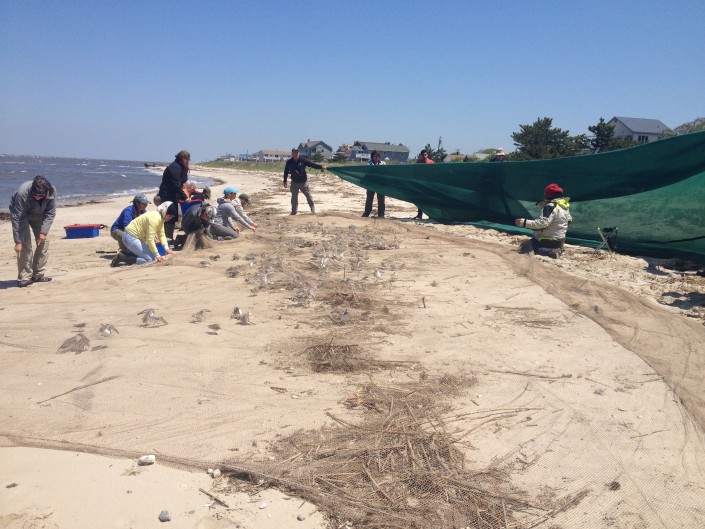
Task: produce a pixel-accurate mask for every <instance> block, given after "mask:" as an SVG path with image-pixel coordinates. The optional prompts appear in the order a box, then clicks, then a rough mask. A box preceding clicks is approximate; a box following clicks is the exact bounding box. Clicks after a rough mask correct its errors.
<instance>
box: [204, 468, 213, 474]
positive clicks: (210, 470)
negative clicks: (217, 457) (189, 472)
mask: <svg viewBox="0 0 705 529" xmlns="http://www.w3.org/2000/svg"><path fill="white" fill-rule="evenodd" d="M206 473H207V474H208V475H209V476H212V475H213V469H212V468H209V469H208V470H206Z"/></svg>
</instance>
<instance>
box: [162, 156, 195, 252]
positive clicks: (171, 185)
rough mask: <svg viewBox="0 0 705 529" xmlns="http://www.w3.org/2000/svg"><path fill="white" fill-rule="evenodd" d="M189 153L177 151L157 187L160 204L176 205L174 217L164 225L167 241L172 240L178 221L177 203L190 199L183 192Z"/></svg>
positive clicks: (189, 158) (187, 170)
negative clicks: (170, 203)
mask: <svg viewBox="0 0 705 529" xmlns="http://www.w3.org/2000/svg"><path fill="white" fill-rule="evenodd" d="M190 161H191V153H189V152H188V151H186V150H183V151H179V152H178V153H177V154H176V156H175V157H174V161H173V162H171V164H170V165H169V166H168V167H167V168H166V169H164V174H162V183H161V185H160V186H159V199H160V200H161V202H162V203H163V202H173V203H174V204H177V209H176V215H174V216H173V217H172V219H171V220H170V221H169V222H167V223H166V224H165V225H164V232H165V233H166V236H167V237H168V238H169V239H173V238H174V226H175V225H176V221H177V219H178V216H179V213H178V211H179V210H178V202H179V200H183V201H184V202H189V201H190V198H189V196H188V195H187V194H186V192H185V191H184V185H185V184H186V181H187V180H188V172H189V162H190Z"/></svg>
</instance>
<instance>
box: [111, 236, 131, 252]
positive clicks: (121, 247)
mask: <svg viewBox="0 0 705 529" xmlns="http://www.w3.org/2000/svg"><path fill="white" fill-rule="evenodd" d="M123 233H124V232H123V231H122V230H113V231H111V232H110V236H111V237H112V238H113V239H115V240H116V241H117V243H118V246H119V247H120V251H121V252H122V253H125V254H129V253H130V251H129V250H128V249H127V246H125V243H123V242H122V234H123Z"/></svg>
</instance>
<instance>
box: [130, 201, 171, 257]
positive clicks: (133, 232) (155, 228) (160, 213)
mask: <svg viewBox="0 0 705 529" xmlns="http://www.w3.org/2000/svg"><path fill="white" fill-rule="evenodd" d="M177 208H178V205H177V204H176V203H175V202H169V201H167V202H162V203H161V204H160V205H159V207H158V208H157V210H156V211H150V212H148V213H145V214H144V215H140V216H139V217H137V218H136V219H134V220H133V221H132V222H130V224H128V226H127V228H126V229H125V233H123V234H122V242H123V244H124V245H125V246H126V247H127V249H128V250H129V251H131V252H132V253H133V254H135V255H136V256H137V259H136V262H137V264H144V263H151V262H152V261H157V262H161V261H163V260H164V256H162V255H159V251H158V250H157V245H156V243H155V242H154V240H155V238H156V239H158V240H159V242H160V244H161V245H162V246H163V247H164V250H165V251H166V254H167V255H168V254H170V253H171V248H169V243H168V242H167V240H166V235H165V234H164V224H165V223H166V222H169V221H170V220H171V219H173V218H174V217H175V216H176V215H177V214H178V209H177Z"/></svg>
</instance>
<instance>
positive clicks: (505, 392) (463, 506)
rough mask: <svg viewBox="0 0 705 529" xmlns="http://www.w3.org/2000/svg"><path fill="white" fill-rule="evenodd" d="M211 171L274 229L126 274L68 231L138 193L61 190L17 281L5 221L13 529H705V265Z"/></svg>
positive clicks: (3, 393) (7, 443)
mask: <svg viewBox="0 0 705 529" xmlns="http://www.w3.org/2000/svg"><path fill="white" fill-rule="evenodd" d="M193 172H194V173H196V174H200V175H203V176H209V177H213V178H215V179H218V180H219V181H222V182H223V184H222V185H217V186H214V187H213V193H214V195H213V196H214V197H218V196H220V195H221V193H222V189H223V187H224V186H225V185H234V186H236V187H238V188H240V189H241V190H242V191H244V192H247V193H248V194H249V195H250V197H251V198H252V199H253V206H252V207H251V208H250V210H249V213H250V215H251V216H252V217H253V219H254V220H255V221H256V222H257V223H258V224H259V228H258V229H257V231H256V232H252V231H245V230H243V233H242V236H241V237H240V238H239V239H238V240H235V241H229V242H214V243H213V244H212V247H210V248H207V249H202V250H198V251H189V252H186V251H184V252H176V253H175V254H174V255H173V256H170V257H169V258H168V259H167V260H166V261H165V262H164V263H160V264H153V265H143V266H131V267H128V266H121V267H118V268H111V267H110V266H109V263H110V261H111V259H112V257H113V256H114V255H115V250H116V247H117V245H116V243H115V241H114V240H113V239H112V238H111V237H110V234H109V231H108V229H103V230H101V231H100V235H99V236H98V237H96V238H86V239H67V238H66V236H65V232H64V230H63V226H66V225H70V224H75V223H97V224H105V225H107V226H110V225H111V224H112V222H113V221H114V219H115V218H116V217H117V215H118V214H119V212H120V211H121V209H122V208H123V207H125V206H126V205H127V202H129V201H117V200H115V201H108V202H104V203H100V204H85V205H81V206H78V207H61V208H59V209H58V213H57V218H56V221H55V222H54V226H53V228H52V230H51V232H50V234H49V237H48V240H49V242H50V254H49V264H48V269H47V273H48V275H50V276H52V277H53V281H52V282H50V283H44V284H35V285H32V286H30V287H28V288H23V289H20V288H16V286H15V284H16V273H17V270H16V261H15V256H14V254H13V252H12V246H11V242H12V241H11V239H12V235H11V229H10V223H9V222H7V221H0V238H1V239H2V240H4V241H5V247H6V249H7V251H6V252H4V253H3V254H2V256H1V258H0V271H1V278H0V290H1V291H2V294H1V295H2V298H3V303H2V306H1V307H0V311H2V322H3V323H2V332H1V337H0V365H2V370H0V397H1V398H0V420H1V423H2V431H1V432H0V441H1V444H0V478H1V479H0V485H2V487H0V527H3V528H12V529H20V528H22V529H40V528H47V529H55V528H56V529H83V528H85V529H88V528H95V527H105V528H119V529H124V528H146V527H156V526H159V525H161V524H163V523H166V524H167V525H166V527H169V528H173V529H177V528H178V529H181V528H184V529H185V528H197V529H224V528H237V527H239V528H249V529H265V528H278V527H282V528H284V527H296V528H301V529H307V528H329V527H333V528H338V529H341V528H343V527H355V528H358V527H439V528H440V527H448V528H451V527H473V528H474V527H483V528H484V527H487V528H494V527H497V528H498V529H500V528H529V527H540V528H546V529H548V528H551V529H559V528H561V529H568V528H577V527H609V528H617V529H627V528H634V529H636V528H638V529H650V528H669V529H670V528H698V527H705V435H704V434H703V431H704V430H703V428H704V427H705V386H704V385H703V383H702V381H703V377H704V376H705V326H704V323H705V278H703V277H698V276H696V275H695V274H694V273H692V272H678V271H677V270H674V269H673V268H672V267H669V266H666V265H674V264H675V263H674V262H666V261H655V260H646V259H642V258H638V257H629V256H623V255H618V254H609V253H607V252H604V251H602V252H596V251H595V250H593V249H586V248H579V247H569V248H568V249H567V251H566V253H565V255H564V257H563V258H562V259H560V260H551V259H548V258H544V257H530V256H526V255H520V254H519V253H518V252H517V247H518V243H519V242H520V241H521V240H522V237H517V236H511V235H506V234H502V233H498V232H495V231H491V230H481V229H477V228H473V227H468V226H439V225H433V224H430V223H417V222H412V221H410V220H409V218H410V217H412V216H413V215H414V214H415V213H416V207H415V206H414V205H412V204H408V203H404V202H401V201H398V200H394V199H388V202H387V214H388V216H390V217H392V218H391V219H374V218H361V217H360V215H361V213H362V209H363V203H364V197H365V192H364V190H362V189H360V188H357V187H355V186H353V185H351V184H349V183H346V182H344V181H342V180H340V179H338V178H337V177H335V176H332V175H330V174H323V173H319V172H317V171H314V172H312V173H311V175H310V185H311V190H312V194H313V197H314V200H315V201H316V210H317V214H316V215H311V214H309V213H308V208H307V207H306V204H305V200H304V199H303V197H300V198H299V200H300V209H299V211H300V214H298V215H296V216H290V215H289V214H288V213H289V211H290V205H289V200H290V195H289V192H288V190H284V189H283V188H282V185H281V176H280V175H279V174H272V173H267V172H245V171H234V170H216V169H206V168H200V167H195V168H193ZM153 207H154V206H150V208H153ZM106 325H109V326H110V327H109V328H108V330H106V327H105V326H106ZM144 455H154V456H155V463H154V464H151V465H146V466H141V465H139V464H138V458H140V457H141V456H144ZM208 469H218V470H219V471H220V472H221V473H222V474H221V475H220V476H218V475H217V474H218V473H216V477H213V475H212V474H213V473H212V472H211V473H208ZM162 511H168V513H169V518H170V521H168V522H161V521H160V520H159V516H160V514H161V513H162ZM385 524H386V525H385ZM483 524H484V525H483Z"/></svg>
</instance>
